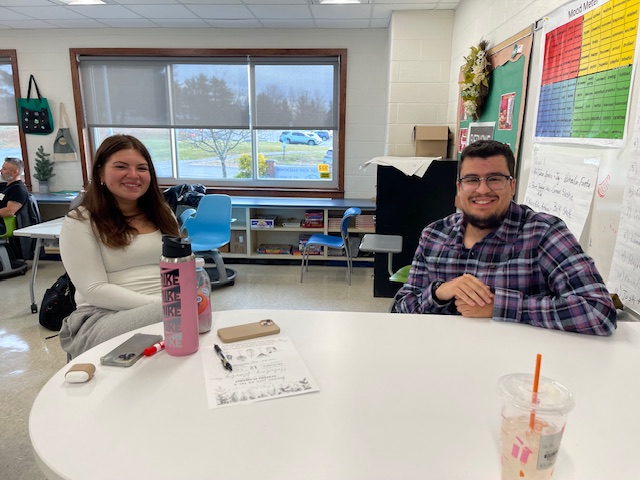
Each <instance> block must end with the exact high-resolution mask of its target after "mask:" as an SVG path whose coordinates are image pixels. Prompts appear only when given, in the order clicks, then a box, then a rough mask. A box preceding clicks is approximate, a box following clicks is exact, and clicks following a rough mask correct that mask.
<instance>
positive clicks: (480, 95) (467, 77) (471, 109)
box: [460, 40, 492, 120]
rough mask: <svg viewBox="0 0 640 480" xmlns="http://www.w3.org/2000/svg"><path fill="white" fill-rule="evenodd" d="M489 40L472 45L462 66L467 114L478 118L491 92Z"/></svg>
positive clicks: (462, 83) (461, 83) (463, 97)
mask: <svg viewBox="0 0 640 480" xmlns="http://www.w3.org/2000/svg"><path fill="white" fill-rule="evenodd" d="M488 46H489V42H487V41H486V40H481V41H480V43H478V46H473V47H471V52H470V53H469V56H467V57H464V60H465V64H464V65H463V67H462V81H461V82H460V85H462V101H463V102H464V110H465V112H466V114H467V116H469V117H471V118H474V119H476V120H477V119H478V118H480V113H481V112H482V107H483V106H484V102H485V100H486V99H487V95H488V94H489V76H490V74H491V70H492V67H491V62H490V61H489V58H488V55H487V47H488Z"/></svg>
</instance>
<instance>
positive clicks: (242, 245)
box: [229, 230, 247, 253]
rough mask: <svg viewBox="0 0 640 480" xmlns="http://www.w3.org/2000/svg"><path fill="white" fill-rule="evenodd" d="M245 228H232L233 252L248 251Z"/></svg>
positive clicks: (231, 246) (230, 243)
mask: <svg viewBox="0 0 640 480" xmlns="http://www.w3.org/2000/svg"><path fill="white" fill-rule="evenodd" d="M245 235H246V233H245V231H244V230H231V242H229V251H230V252H231V253H247V239H246V236H245Z"/></svg>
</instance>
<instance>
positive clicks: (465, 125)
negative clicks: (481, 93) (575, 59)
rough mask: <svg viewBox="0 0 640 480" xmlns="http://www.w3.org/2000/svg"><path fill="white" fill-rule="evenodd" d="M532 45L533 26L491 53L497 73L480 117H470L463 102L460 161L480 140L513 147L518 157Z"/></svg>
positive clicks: (459, 135) (459, 129) (458, 144)
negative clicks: (466, 151)
mask: <svg viewBox="0 0 640 480" xmlns="http://www.w3.org/2000/svg"><path fill="white" fill-rule="evenodd" d="M532 44H533V27H529V28H527V29H525V30H523V31H521V32H520V33H518V34H516V35H514V36H513V37H511V38H509V39H508V40H506V41H504V42H502V43H500V44H499V45H496V46H495V47H493V48H491V49H490V50H489V60H490V61H491V65H492V67H493V72H492V73H491V79H490V83H489V95H488V96H487V99H486V102H485V105H484V108H483V110H482V112H481V115H480V118H478V119H473V118H467V117H466V115H465V113H464V107H463V102H462V101H460V102H459V108H458V131H457V134H456V158H458V159H460V152H461V151H462V149H463V148H464V147H465V146H466V145H467V144H468V143H471V142H473V141H474V140H477V139H479V138H493V139H494V140H498V141H500V142H503V143H507V144H509V145H510V146H511V148H512V149H513V151H514V154H515V156H516V158H518V149H519V145H520V136H521V133H522V122H523V118H524V110H525V100H526V99H525V96H526V91H527V82H528V74H529V60H530V57H531V46H532ZM461 78H462V77H461ZM461 96H462V94H461V93H460V97H461Z"/></svg>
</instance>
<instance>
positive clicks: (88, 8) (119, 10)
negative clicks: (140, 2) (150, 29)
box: [66, 5, 140, 20]
mask: <svg viewBox="0 0 640 480" xmlns="http://www.w3.org/2000/svg"><path fill="white" fill-rule="evenodd" d="M66 8H68V9H69V10H72V11H74V12H77V13H79V14H80V15H84V16H86V17H89V18H95V19H97V20H101V19H103V18H139V17H140V16H139V15H137V14H136V13H134V12H132V11H131V10H129V9H128V8H125V7H121V6H120V5H73V6H71V5H70V6H69V7H66Z"/></svg>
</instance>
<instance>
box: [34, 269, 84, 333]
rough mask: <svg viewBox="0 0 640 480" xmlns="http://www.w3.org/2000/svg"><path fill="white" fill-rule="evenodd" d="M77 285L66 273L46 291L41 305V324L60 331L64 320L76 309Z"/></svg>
mask: <svg viewBox="0 0 640 480" xmlns="http://www.w3.org/2000/svg"><path fill="white" fill-rule="evenodd" d="M75 293H76V287H74V286H73V283H71V279H70V278H69V275H67V274H66V273H65V274H64V275H62V276H61V277H59V278H58V279H57V280H56V283H54V284H53V285H52V286H51V288H48V289H47V291H46V292H44V297H43V298H42V305H40V317H39V321H40V325H42V326H43V327H45V328H48V329H49V330H53V331H54V332H59V331H60V328H61V327H62V321H63V320H64V319H65V318H66V317H68V316H69V315H70V314H71V312H73V311H74V310H75V309H76V301H75V299H74V295H75Z"/></svg>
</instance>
